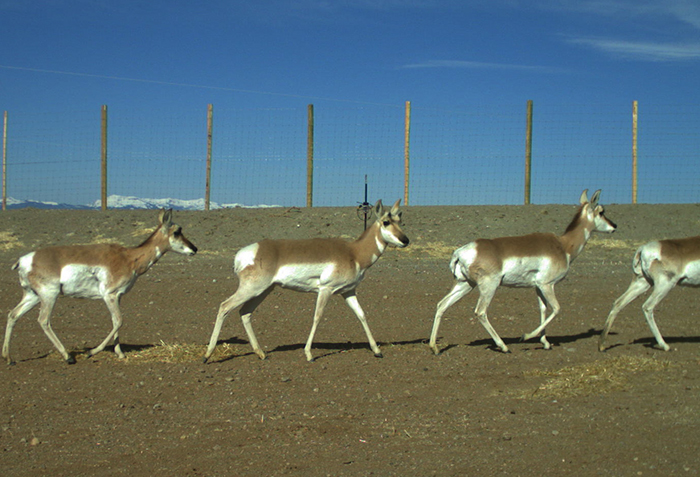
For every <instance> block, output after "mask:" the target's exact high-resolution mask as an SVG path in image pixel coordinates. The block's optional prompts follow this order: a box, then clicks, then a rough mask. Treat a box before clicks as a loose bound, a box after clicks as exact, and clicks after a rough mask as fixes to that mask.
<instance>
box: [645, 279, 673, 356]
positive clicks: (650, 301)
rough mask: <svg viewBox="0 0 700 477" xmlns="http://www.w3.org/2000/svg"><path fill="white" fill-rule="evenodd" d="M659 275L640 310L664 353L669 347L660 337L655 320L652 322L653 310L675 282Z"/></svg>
mask: <svg viewBox="0 0 700 477" xmlns="http://www.w3.org/2000/svg"><path fill="white" fill-rule="evenodd" d="M659 275H660V276H659V277H657V279H656V281H655V282H654V289H653V290H652V291H651V295H649V298H647V301H645V302H644V304H643V305H642V310H643V311H644V317H645V318H646V319H647V324H648V325H649V328H650V329H651V332H652V333H653V334H654V338H656V342H657V343H658V344H659V346H660V347H661V348H662V349H663V350H664V351H670V350H671V347H670V346H669V345H668V344H667V343H666V341H664V338H663V336H661V332H659V327H658V326H656V320H654V308H656V305H658V304H659V302H660V301H661V300H663V299H664V297H665V296H666V295H668V292H670V291H671V289H672V288H673V287H674V286H675V285H676V282H673V281H671V280H669V279H668V278H666V277H665V276H663V275H661V274H659Z"/></svg>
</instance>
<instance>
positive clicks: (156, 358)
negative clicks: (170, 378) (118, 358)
mask: <svg viewBox="0 0 700 477" xmlns="http://www.w3.org/2000/svg"><path fill="white" fill-rule="evenodd" d="M206 349H207V348H206V345H195V344H169V343H165V342H164V341H161V342H160V343H159V344H157V345H155V346H151V347H148V348H144V349H142V350H139V351H132V352H129V353H127V354H126V356H127V359H128V360H129V361H130V362H133V363H138V364H142V363H191V362H201V361H202V357H203V356H204V352H205V351H206ZM233 355H234V352H233V347H232V346H231V345H230V344H228V343H222V344H219V345H217V347H216V351H215V352H214V355H213V356H212V357H211V361H219V360H222V359H228V358H231V357H233Z"/></svg>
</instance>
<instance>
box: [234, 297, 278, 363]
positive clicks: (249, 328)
mask: <svg viewBox="0 0 700 477" xmlns="http://www.w3.org/2000/svg"><path fill="white" fill-rule="evenodd" d="M272 288H273V287H269V288H268V289H267V290H265V291H264V292H263V293H262V294H260V295H258V296H255V297H253V298H251V299H250V300H248V301H247V302H245V303H244V304H243V306H241V309H240V311H239V314H240V315H241V322H242V323H243V328H245V332H246V334H247V335H248V341H249V342H250V346H252V347H253V351H254V352H255V354H257V355H258V358H260V359H265V358H267V356H266V355H265V352H264V351H263V350H262V348H261V347H260V344H259V343H258V338H257V337H256V336H255V332H254V331H253V325H252V324H251V322H250V319H251V316H252V315H253V312H254V311H255V309H256V308H257V307H258V305H260V303H262V302H263V300H265V298H267V295H269V294H270V292H271V291H272ZM234 308H235V307H234Z"/></svg>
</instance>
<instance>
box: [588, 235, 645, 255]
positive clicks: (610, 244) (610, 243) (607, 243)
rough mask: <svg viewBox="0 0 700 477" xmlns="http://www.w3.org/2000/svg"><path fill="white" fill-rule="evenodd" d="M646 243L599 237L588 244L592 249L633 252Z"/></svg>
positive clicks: (594, 237)
mask: <svg viewBox="0 0 700 477" xmlns="http://www.w3.org/2000/svg"><path fill="white" fill-rule="evenodd" d="M645 243H647V242H646V241H644V242H642V241H639V240H618V239H612V238H601V237H600V236H595V235H594V236H593V237H592V238H591V240H590V242H589V244H590V245H591V246H592V247H602V248H605V249H608V250H629V251H635V250H637V249H638V248H639V247H640V246H642V245H644V244H645Z"/></svg>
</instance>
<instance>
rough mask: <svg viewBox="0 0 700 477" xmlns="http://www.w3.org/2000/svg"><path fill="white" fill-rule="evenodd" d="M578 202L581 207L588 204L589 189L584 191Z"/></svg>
mask: <svg viewBox="0 0 700 477" xmlns="http://www.w3.org/2000/svg"><path fill="white" fill-rule="evenodd" d="M578 202H579V204H581V205H583V204H585V203H586V202H588V189H583V192H581V197H580V198H579V199H578Z"/></svg>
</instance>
